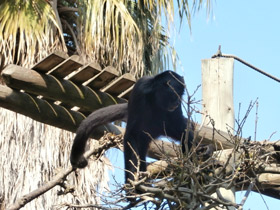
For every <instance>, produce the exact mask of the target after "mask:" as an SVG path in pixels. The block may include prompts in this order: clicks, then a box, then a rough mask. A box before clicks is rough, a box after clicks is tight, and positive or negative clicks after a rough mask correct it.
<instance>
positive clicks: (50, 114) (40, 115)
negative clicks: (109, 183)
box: [0, 85, 121, 139]
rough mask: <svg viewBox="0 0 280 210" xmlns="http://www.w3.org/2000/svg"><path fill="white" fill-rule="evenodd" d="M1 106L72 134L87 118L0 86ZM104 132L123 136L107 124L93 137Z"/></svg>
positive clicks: (99, 128)
mask: <svg viewBox="0 0 280 210" xmlns="http://www.w3.org/2000/svg"><path fill="white" fill-rule="evenodd" d="M0 106H1V107H3V108H6V109H9V110H11V111H14V112H17V113H20V114H23V115H26V116H28V117H30V118H32V119H34V120H36V121H39V122H42V123H45V124H48V125H52V126H55V127H58V128H61V129H65V130H68V131H72V132H75V131H76V129H77V127H78V126H79V124H80V123H81V121H82V120H83V119H84V118H85V116H84V115H83V114H81V113H79V112H75V111H72V110H67V109H66V108H64V107H62V106H58V105H55V104H50V103H48V102H47V101H45V100H42V99H38V98H37V97H34V96H32V95H29V94H27V93H22V92H19V91H16V90H13V89H11V88H9V87H7V86H3V85H0ZM104 131H108V132H112V133H115V134H121V131H120V130H119V129H118V128H117V127H116V126H114V125H111V124H107V125H104V126H100V127H98V128H97V129H95V131H94V132H93V134H92V136H93V137H94V138H96V139H99V138H100V137H101V136H103V135H104Z"/></svg>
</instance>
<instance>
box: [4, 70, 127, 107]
mask: <svg viewBox="0 0 280 210" xmlns="http://www.w3.org/2000/svg"><path fill="white" fill-rule="evenodd" d="M2 76H3V78H4V80H5V82H6V84H7V85H8V86H9V87H12V88H16V89H22V90H24V91H26V92H28V93H32V94H35V95H42V96H44V97H45V98H47V99H51V100H54V101H56V100H58V101H62V102H63V103H65V104H68V105H69V106H70V107H74V106H78V107H80V108H81V111H86V112H87V111H88V112H91V111H93V110H96V109H99V108H101V107H104V106H108V105H111V104H116V103H123V102H126V101H125V100H123V99H120V98H117V97H113V96H110V95H109V94H106V93H103V92H100V91H93V90H92V89H90V88H88V87H85V86H82V85H80V86H78V85H76V84H74V83H73V82H71V81H68V80H63V79H57V78H55V77H53V76H51V75H45V74H40V73H38V72H36V71H33V70H29V69H26V68H23V67H20V66H16V65H13V64H11V65H8V66H7V67H6V68H5V69H4V70H3V71H2Z"/></svg>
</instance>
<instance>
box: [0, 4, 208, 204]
mask: <svg viewBox="0 0 280 210" xmlns="http://www.w3.org/2000/svg"><path fill="white" fill-rule="evenodd" d="M205 2H206V8H207V11H209V8H210V6H209V5H210V0H206V1H202V0H199V1H192V3H191V4H189V1H188V0H177V8H178V9H177V10H178V13H179V17H180V19H181V21H182V20H183V18H186V19H187V21H188V23H189V26H190V22H191V15H192V14H193V13H194V12H196V11H198V10H200V9H201V7H202V5H203V3H205ZM174 8H175V4H174V2H173V1H169V0H157V1H155V0H149V1H148V0H123V1H120V0H60V1H58V0H1V3H0V71H1V69H3V67H4V66H5V65H7V64H11V63H14V64H18V65H21V66H24V67H31V66H32V65H34V64H35V63H36V62H38V61H39V60H41V59H42V58H43V57H46V56H47V55H48V54H49V53H51V52H53V51H64V52H67V53H68V54H69V55H73V54H77V55H79V56H80V57H82V58H83V59H84V60H85V61H86V62H91V61H95V62H97V63H99V64H100V65H101V67H106V66H108V65H111V66H114V67H115V68H116V69H117V70H118V71H119V72H121V73H125V72H130V73H132V74H134V75H135V76H136V77H141V76H143V75H144V74H155V73H157V72H159V71H162V70H164V69H165V68H166V66H167V64H166V63H168V60H169V58H170V57H172V56H174V49H173V48H172V46H170V45H169V37H168V35H167V34H168V28H169V26H171V25H173V18H174V10H175V9H174ZM177 10H176V11H177ZM164 23H166V24H164ZM0 118H1V122H2V123H1V124H0V131H1V132H0V133H1V134H0V151H1V154H3V157H2V158H1V159H0V165H2V166H4V168H3V169H4V170H2V171H1V175H0V177H1V179H0V180H1V183H0V185H1V186H2V187H1V188H2V192H1V191H0V197H1V193H2V194H3V195H4V197H5V198H6V199H7V200H6V202H12V201H14V199H15V198H16V196H19V195H22V194H23V193H26V192H28V191H30V190H31V189H34V187H36V186H33V185H34V184H35V185H37V183H40V182H42V181H44V180H46V178H48V177H50V176H52V175H53V174H54V173H55V172H54V171H53V170H52V168H53V167H61V166H65V165H66V164H68V154H69V150H70V142H71V139H73V134H71V133H68V132H66V131H62V130H59V129H56V128H52V127H50V126H47V125H44V124H41V123H38V122H34V121H33V120H31V119H29V118H26V117H23V116H20V115H17V114H15V113H12V112H9V111H7V110H4V109H1V111H0ZM8 153H9V155H8V156H7V155H6V154H8ZM11 155H14V158H11ZM4 156H5V158H4ZM105 169H106V165H104V164H100V162H99V163H95V165H92V168H89V169H87V170H88V171H86V170H85V171H84V172H82V173H81V174H79V176H80V178H81V179H84V180H83V181H82V183H83V184H81V187H80V188H79V189H78V191H89V190H91V187H92V188H95V187H96V186H97V185H98V184H100V183H101V185H102V186H104V185H106V182H107V179H108V177H107V175H106V173H104V171H105ZM42 171H43V173H42ZM89 174H90V175H89ZM86 177H95V178H92V179H89V178H86ZM72 178H73V180H74V178H75V176H74V175H73V177H72ZM100 180H101V181H100ZM51 194H52V196H49V195H48V196H47V197H43V196H42V197H41V198H40V199H39V200H37V201H36V202H34V203H32V204H31V205H30V206H28V207H27V208H29V209H42V205H44V207H43V208H44V209H50V208H52V205H53V204H54V203H57V202H58V197H57V196H55V195H56V194H57V190H53V191H51ZM80 194H83V193H80ZM59 198H60V200H59V202H66V201H68V202H69V200H70V201H72V202H74V201H77V200H79V201H80V202H83V201H84V202H91V203H93V202H98V198H95V197H93V196H92V197H91V198H90V197H82V196H80V197H73V196H71V195H66V196H64V197H63V198H61V196H60V197H59ZM0 208H1V200H0Z"/></svg>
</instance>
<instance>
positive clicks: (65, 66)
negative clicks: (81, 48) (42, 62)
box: [48, 55, 84, 78]
mask: <svg viewBox="0 0 280 210" xmlns="http://www.w3.org/2000/svg"><path fill="white" fill-rule="evenodd" d="M83 65H84V63H83V62H82V61H81V59H80V57H79V56H77V55H72V56H71V57H69V58H67V59H66V60H65V61H63V62H62V63H60V64H59V65H57V66H56V67H55V68H54V69H52V70H51V71H50V72H48V74H51V75H53V76H55V77H59V78H64V77H66V76H67V75H69V74H70V73H71V72H73V71H75V70H77V69H78V68H79V67H81V66H83Z"/></svg>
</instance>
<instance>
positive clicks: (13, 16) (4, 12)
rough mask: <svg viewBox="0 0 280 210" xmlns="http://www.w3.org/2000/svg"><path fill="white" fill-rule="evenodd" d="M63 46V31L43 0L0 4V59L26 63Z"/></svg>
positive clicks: (26, 64)
mask: <svg viewBox="0 0 280 210" xmlns="http://www.w3.org/2000/svg"><path fill="white" fill-rule="evenodd" d="M58 49H61V50H66V48H65V45H64V41H63V35H62V31H61V29H60V28H59V26H58V22H57V20H56V16H55V14H54V11H53V9H52V7H51V5H50V4H48V2H47V1H45V0H25V1H20V0H3V1H2V2H1V4H0V63H2V65H5V64H8V63H16V64H21V65H23V66H28V65H31V64H34V63H35V62H36V61H38V59H41V58H42V57H44V56H46V55H47V54H48V53H49V52H51V51H53V50H58Z"/></svg>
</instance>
